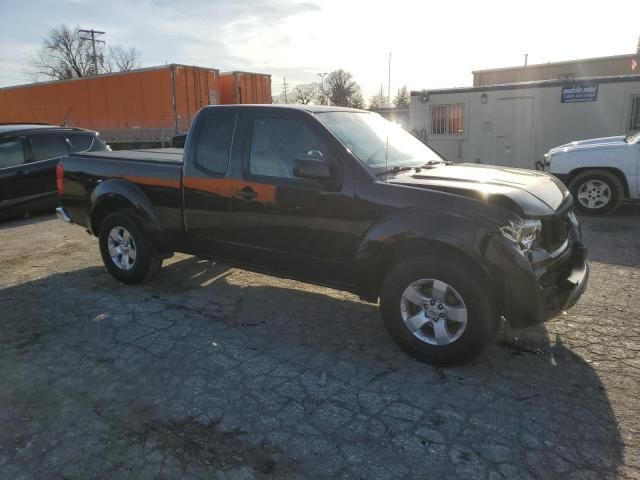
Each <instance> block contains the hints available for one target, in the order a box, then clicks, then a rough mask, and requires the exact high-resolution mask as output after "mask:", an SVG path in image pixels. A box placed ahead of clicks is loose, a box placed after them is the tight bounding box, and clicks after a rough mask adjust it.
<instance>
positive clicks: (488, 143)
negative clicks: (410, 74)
mask: <svg viewBox="0 0 640 480" xmlns="http://www.w3.org/2000/svg"><path fill="white" fill-rule="evenodd" d="M409 129H410V130H411V131H413V132H414V133H415V134H417V135H418V136H420V137H421V138H423V139H424V140H426V141H427V143H428V144H429V145H430V146H431V147H432V148H434V149H435V150H436V151H437V152H439V153H440V154H441V155H442V156H444V157H445V158H446V159H447V160H451V161H453V162H472V163H484V164H494V165H503V166H512V167H519V168H531V169H533V168H536V166H537V167H538V168H540V167H541V165H542V164H541V162H542V160H543V157H544V154H545V153H547V152H548V151H549V150H550V149H551V148H553V147H556V146H558V145H562V144H565V143H568V142H571V141H574V140H581V139H586V138H593V137H606V136H612V135H630V134H633V133H636V132H638V131H640V75H626V76H618V77H594V78H582V79H579V80H568V81H567V80H564V81H559V80H546V81H538V82H527V83H514V84H507V85H488V86H482V87H469V88H452V89H444V90H422V91H413V92H411V105H410V110H409ZM538 162H540V163H538Z"/></svg>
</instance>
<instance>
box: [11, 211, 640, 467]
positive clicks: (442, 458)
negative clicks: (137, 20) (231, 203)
mask: <svg viewBox="0 0 640 480" xmlns="http://www.w3.org/2000/svg"><path fill="white" fill-rule="evenodd" d="M582 221H583V227H584V233H585V240H586V243H587V246H588V247H589V248H590V259H591V264H592V275H591V280H590V284H589V288H588V290H587V292H586V294H585V296H584V297H583V298H582V300H581V301H580V302H579V304H578V305H577V306H576V307H575V308H574V309H572V310H571V311H569V312H568V313H567V314H566V315H563V316H561V317H559V318H557V319H554V320H553V321H551V322H548V323H547V324H545V325H544V326H542V327H537V328H533V329H530V330H526V331H524V332H507V333H506V334H505V335H503V336H502V338H501V339H500V340H499V341H498V342H497V343H496V345H495V346H492V347H491V348H489V349H488V351H487V352H486V353H485V354H483V355H482V356H481V357H480V358H478V359H477V360H475V361H474V362H472V363H470V364H468V365H465V366H462V367H457V368H447V369H443V368H435V367H432V366H429V365H425V364H421V363H419V362H416V361H414V360H412V359H411V358H409V357H408V356H406V355H405V354H403V353H402V352H400V351H399V350H398V348H397V347H396V346H395V345H394V344H393V343H392V341H391V340H390V338H389V337H388V336H387V334H386V332H385V331H384V328H383V326H382V322H381V320H380V317H379V314H378V310H377V307H376V306H375V305H370V304H366V303H363V302H361V301H359V300H358V299H357V298H356V297H354V296H353V295H350V294H346V293H342V292H338V291H335V290H330V289H326V288H321V287H315V286H309V285H305V284H302V283H298V282H294V281H288V280H281V279H276V278H273V277H268V276H265V275H259V274H255V273H251V272H247V271H243V270H236V269H228V268H226V267H225V266H222V265H213V264H211V263H210V262H206V261H202V260H198V259H196V258H193V257H189V256H185V255H176V256H175V257H174V258H172V259H170V260H168V261H166V262H165V267H164V268H163V270H162V272H161V273H160V275H159V276H158V277H157V279H156V280H154V281H153V282H151V283H149V284H146V285H143V286H125V285H121V284H118V283H117V282H115V281H114V280H113V279H112V278H111V277H110V276H109V275H108V274H107V273H106V270H105V269H104V267H103V266H102V263H101V261H100V258H99V253H98V248H97V242H96V240H95V239H94V238H92V237H90V236H88V235H87V234H86V233H85V232H84V231H83V230H82V229H80V228H77V227H69V226H66V225H64V224H63V223H62V222H60V221H58V220H55V219H53V217H52V216H49V215H46V216H40V217H36V218H34V219H31V220H21V221H14V222H4V223H1V224H0V272H1V275H0V319H1V320H0V478H2V479H12V480H17V479H40V478H41V479H94V478H95V479H98V478H100V479H104V478H109V479H111V480H114V479H131V478H140V479H145V478H159V479H190V478H191V479H199V478H207V479H208V478H211V479H229V480H231V479H252V478H257V479H266V478H323V479H324V478H354V479H355V478H362V479H383V478H416V479H426V478H434V479H441V478H474V479H475V478H478V479H484V478H486V479H500V478H508V479H514V478H524V479H526V478H535V479H547V478H549V479H556V478H575V479H591V478H593V479H606V478H628V479H631V478H640V445H639V443H640V442H639V440H640V355H639V353H640V300H639V298H640V207H638V206H626V207H624V208H623V209H622V210H621V211H620V212H619V213H618V214H616V215H614V216H612V217H608V218H586V219H582Z"/></svg>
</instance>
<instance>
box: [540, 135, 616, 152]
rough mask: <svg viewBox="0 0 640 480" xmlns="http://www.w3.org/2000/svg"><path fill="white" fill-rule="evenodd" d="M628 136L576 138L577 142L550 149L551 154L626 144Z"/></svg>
mask: <svg viewBox="0 0 640 480" xmlns="http://www.w3.org/2000/svg"><path fill="white" fill-rule="evenodd" d="M625 139H626V137H625V136H624V135H617V136H615V137H601V138H589V139H587V140H576V141H575V142H570V143H566V144H564V145H560V146H559V147H555V148H552V149H551V150H549V154H550V155H553V154H556V153H560V152H568V151H573V150H582V149H587V148H610V147H617V146H622V145H626V144H627V142H625Z"/></svg>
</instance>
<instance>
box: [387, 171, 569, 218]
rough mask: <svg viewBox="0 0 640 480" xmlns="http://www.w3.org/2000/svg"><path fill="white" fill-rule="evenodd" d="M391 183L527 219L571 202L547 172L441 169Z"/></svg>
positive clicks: (410, 174) (412, 173)
mask: <svg viewBox="0 0 640 480" xmlns="http://www.w3.org/2000/svg"><path fill="white" fill-rule="evenodd" d="M387 181H388V183H391V184H395V185H403V186H410V187H419V188H428V189H430V190H439V191H445V192H448V193H454V194H458V195H463V196H466V197H471V198H474V199H476V200H479V201H482V202H485V203H488V204H493V205H496V206H499V207H503V208H507V209H509V210H511V211H513V212H515V213H516V214H518V215H520V216H523V217H525V216H526V217H536V216H543V215H549V214H551V213H553V212H555V211H556V210H558V209H559V208H560V206H561V205H562V204H563V203H564V202H566V201H567V199H568V197H570V196H569V193H568V191H567V189H566V188H565V187H564V186H563V185H562V183H560V182H559V181H558V180H557V179H556V178H555V177H553V176H552V175H549V174H547V173H544V172H537V171H534V170H524V169H517V168H504V167H497V166H490V165H477V164H464V163H463V164H456V165H439V166H436V167H434V168H422V169H420V170H419V171H416V170H413V171H408V172H402V173H401V174H399V175H397V176H394V177H391V178H389V179H388V180H387Z"/></svg>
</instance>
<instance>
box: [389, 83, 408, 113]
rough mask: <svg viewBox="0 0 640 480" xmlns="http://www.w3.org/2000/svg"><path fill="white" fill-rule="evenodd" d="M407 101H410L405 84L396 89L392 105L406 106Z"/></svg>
mask: <svg viewBox="0 0 640 480" xmlns="http://www.w3.org/2000/svg"><path fill="white" fill-rule="evenodd" d="M409 103H411V95H409V90H407V86H406V85H404V86H403V87H402V88H399V89H398V93H396V97H395V98H394V99H393V105H394V107H397V108H402V107H408V106H409Z"/></svg>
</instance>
